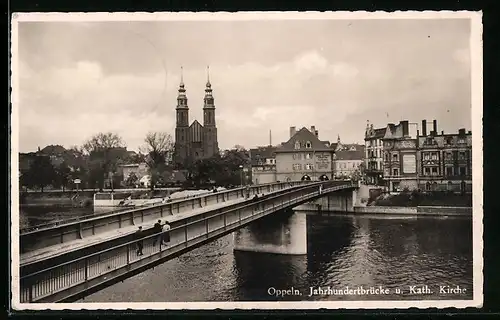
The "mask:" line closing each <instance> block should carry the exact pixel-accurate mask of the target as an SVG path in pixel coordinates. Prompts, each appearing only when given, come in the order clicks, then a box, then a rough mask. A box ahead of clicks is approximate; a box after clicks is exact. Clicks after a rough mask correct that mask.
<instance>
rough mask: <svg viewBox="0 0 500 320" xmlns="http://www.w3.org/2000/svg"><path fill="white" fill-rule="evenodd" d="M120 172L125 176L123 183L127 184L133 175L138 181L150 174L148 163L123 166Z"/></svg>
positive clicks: (119, 167) (119, 168)
mask: <svg viewBox="0 0 500 320" xmlns="http://www.w3.org/2000/svg"><path fill="white" fill-rule="evenodd" d="M118 170H119V171H120V173H121V174H122V176H123V182H126V181H127V179H129V177H130V176H131V175H135V176H136V177H137V180H140V179H141V178H142V177H144V176H146V175H147V174H148V166H147V164H146V163H132V164H122V165H120V166H118Z"/></svg>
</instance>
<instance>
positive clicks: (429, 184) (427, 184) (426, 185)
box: [425, 182, 431, 191]
mask: <svg viewBox="0 0 500 320" xmlns="http://www.w3.org/2000/svg"><path fill="white" fill-rule="evenodd" d="M425 190H426V191H431V183H430V182H427V183H426V184H425Z"/></svg>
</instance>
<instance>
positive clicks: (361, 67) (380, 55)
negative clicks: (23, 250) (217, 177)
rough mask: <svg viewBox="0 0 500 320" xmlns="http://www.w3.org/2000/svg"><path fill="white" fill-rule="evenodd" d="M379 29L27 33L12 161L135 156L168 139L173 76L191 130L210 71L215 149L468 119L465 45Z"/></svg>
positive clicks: (422, 30)
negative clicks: (116, 148) (183, 93)
mask: <svg viewBox="0 0 500 320" xmlns="http://www.w3.org/2000/svg"><path fill="white" fill-rule="evenodd" d="M165 23H166V22H165ZM380 23H382V22H380V21H379V22H377V23H375V24H373V23H372V24H369V23H368V22H363V23H361V22H359V23H356V24H355V26H351V27H347V24H345V23H343V22H342V23H339V24H331V25H330V23H328V24H314V23H312V24H311V25H308V24H306V23H304V24H300V25H299V24H297V25H295V27H294V28H296V29H293V28H292V29H290V28H289V27H288V25H287V26H286V27H285V24H284V23H281V22H280V23H274V24H269V25H266V24H259V25H258V26H256V25H254V24H253V25H251V24H246V25H244V26H243V25H242V24H237V23H235V24H234V25H233V24H232V25H231V27H228V25H227V24H222V23H220V24H204V25H203V28H204V30H203V32H201V33H200V29H199V26H196V25H194V24H189V23H184V24H179V25H176V26H174V25H173V24H168V26H169V27H168V28H165V24H158V25H155V24H154V23H145V24H143V25H140V26H139V25H138V24H134V25H132V24H129V23H124V24H119V23H117V24H111V23H103V24H100V25H98V26H97V25H94V24H89V25H87V26H83V27H81V26H77V25H76V24H71V27H68V28H61V26H60V25H57V26H56V25H51V24H48V23H44V24H39V25H31V26H28V25H26V27H25V28H24V29H22V28H21V29H20V32H21V34H24V36H23V38H20V40H21V41H20V42H21V43H23V44H22V45H21V44H20V48H21V49H22V50H20V52H22V54H21V55H20V56H19V57H20V59H19V72H18V73H17V75H18V77H19V78H18V79H19V85H20V86H19V90H20V92H19V93H20V94H19V97H20V101H19V108H18V110H19V112H20V134H21V139H20V144H21V145H20V147H21V150H23V151H29V150H34V149H36V147H37V146H38V145H41V146H43V145H45V144H53V143H59V144H63V145H65V146H70V145H74V144H81V143H82V142H83V140H84V139H85V138H88V137H90V136H91V135H93V134H95V133H98V132H100V131H110V130H113V131H116V132H118V133H120V134H121V135H122V136H123V138H124V140H126V142H127V143H128V145H129V147H130V148H132V149H135V148H137V146H138V145H140V144H141V143H142V140H143V138H144V136H145V134H146V133H147V132H148V131H151V130H159V131H167V132H170V133H172V134H173V133H174V127H175V106H176V97H177V89H178V84H179V80H180V66H181V65H183V66H184V82H185V84H186V90H187V96H188V99H189V100H188V104H189V107H190V120H191V121H193V120H194V119H198V120H199V121H200V120H202V119H203V118H202V106H203V96H204V89H205V83H206V77H207V75H206V65H207V64H210V70H211V74H210V79H211V83H212V88H213V90H214V97H215V104H216V108H217V109H216V115H217V124H218V134H219V146H220V147H221V148H228V147H231V146H233V145H235V144H241V145H244V146H246V147H252V146H255V145H260V144H267V143H268V140H269V130H270V129H272V132H273V134H272V136H273V141H274V142H275V143H278V142H281V141H286V140H287V139H288V129H289V127H290V126H297V127H302V126H306V127H309V126H311V125H315V126H316V127H317V128H318V129H319V131H320V136H321V137H322V138H323V139H330V140H332V139H333V140H334V139H336V137H337V134H340V135H341V137H342V139H346V140H347V141H358V142H359V141H360V140H361V139H362V133H363V132H364V126H365V123H366V119H373V121H380V125H381V126H383V125H384V124H385V123H387V122H389V121H392V122H397V121H399V120H401V119H402V118H404V117H408V118H409V117H410V116H416V117H421V114H424V113H425V114H436V115H437V114H438V113H436V112H437V111H436V110H441V111H442V110H451V109H452V110H456V111H455V113H460V112H462V113H463V111H464V110H466V108H470V92H469V91H470V57H469V51H468V49H467V43H468V34H466V33H463V34H461V33H459V32H458V31H456V30H459V29H457V28H456V27H455V26H454V25H453V28H452V27H451V26H450V28H448V29H446V28H445V29H444V30H445V31H444V32H443V33H442V34H440V33H439V32H441V31H439V30H443V28H438V27H439V26H440V23H441V22H440V23H437V22H436V23H435V24H433V25H435V26H426V25H425V23H423V22H422V23H419V24H416V23H413V24H412V23H411V22H408V23H409V24H410V25H411V28H410V27H408V28H406V29H404V30H406V31H404V32H402V31H397V30H399V29H398V28H392V29H388V27H389V26H390V25H391V23H393V22H390V21H388V22H387V23H385V22H384V23H382V24H380ZM443 23H444V22H443ZM344 24H345V26H344ZM379 24H380V25H379ZM266 26H267V27H266ZM270 26H272V28H271V27H270ZM374 26H375V27H374ZM377 26H378V28H379V29H380V30H379V29H377ZM417 26H418V28H417ZM434 27H435V29H433V28H434ZM266 28H267V29H266ZM23 30H24V31H23ZM130 30H134V32H137V34H141V35H147V39H146V37H143V36H137V35H135V36H130V35H131V34H132V33H131V31H130ZM210 30H211V33H210ZM228 30H229V31H228ZM238 30H240V31H238ZM290 30H296V31H297V32H290ZM318 30H319V31H318ZM326 30H329V31H328V32H327V31H326ZM330 30H332V31H330ZM372 30H375V31H374V32H375V33H374V34H375V35H376V36H373V34H372V33H370V32H371V31H372ZM388 30H389V31H388ZM446 30H447V31H446ZM299 31H300V32H299ZM396 31H397V32H396ZM237 32H240V33H237ZM208 33H210V34H212V35H213V38H210V37H207V34H208ZM318 33H320V34H321V36H320V37H314V36H313V35H317V34H318ZM427 34H432V37H431V38H429V37H427ZM215 35H217V37H216V36H215ZM219 35H220V36H219ZM243 35H245V36H243ZM347 35H348V36H347ZM179 37H180V38H182V39H184V40H183V41H180V42H179V41H178V39H179ZM254 38H255V39H258V40H259V41H256V42H255V43H252V45H251V46H248V40H246V39H254ZM23 39H24V40H23ZM55 39H57V41H56V40H55ZM464 39H465V40H464ZM146 40H147V41H146ZM260 40H261V41H260ZM405 41H406V42H405ZM35 52H36V53H37V54H34V53H35ZM467 110H468V109H467ZM435 111H436V112H435ZM441 111H440V112H441ZM386 113H389V114H390V116H391V117H390V118H387V117H386V116H385V114H386ZM446 115H449V113H447V114H446ZM457 118H460V117H457ZM462 118H463V117H462ZM462 118H460V120H459V122H460V123H462ZM450 119H451V120H450V121H449V123H450V125H451V124H452V123H453V121H454V120H453V119H454V118H453V117H450ZM409 120H414V121H418V120H419V119H417V120H415V119H409ZM200 122H201V121H200ZM443 123H444V124H445V125H448V124H446V121H443ZM453 131H455V128H453Z"/></svg>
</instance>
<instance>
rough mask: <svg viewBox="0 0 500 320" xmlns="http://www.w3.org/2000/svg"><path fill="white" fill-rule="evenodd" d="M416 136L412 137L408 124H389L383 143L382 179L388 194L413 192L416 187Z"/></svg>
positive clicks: (406, 122) (403, 122)
mask: <svg viewBox="0 0 500 320" xmlns="http://www.w3.org/2000/svg"><path fill="white" fill-rule="evenodd" d="M417 136H418V130H417V135H415V136H412V135H411V134H410V130H409V122H408V121H406V120H404V121H400V122H399V124H397V125H395V124H392V123H389V124H388V125H387V127H386V129H385V134H384V137H383V138H382V141H383V166H384V173H383V177H384V180H385V182H386V184H387V185H386V186H387V187H388V188H389V191H390V192H399V191H402V190H404V189H408V190H414V189H417V186H418V171H417V150H418V139H417Z"/></svg>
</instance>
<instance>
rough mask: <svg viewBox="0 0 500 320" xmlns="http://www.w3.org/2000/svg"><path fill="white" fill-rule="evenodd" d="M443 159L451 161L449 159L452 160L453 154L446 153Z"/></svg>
mask: <svg viewBox="0 0 500 320" xmlns="http://www.w3.org/2000/svg"><path fill="white" fill-rule="evenodd" d="M445 157H446V160H451V159H453V154H452V153H451V152H446V153H445Z"/></svg>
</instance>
